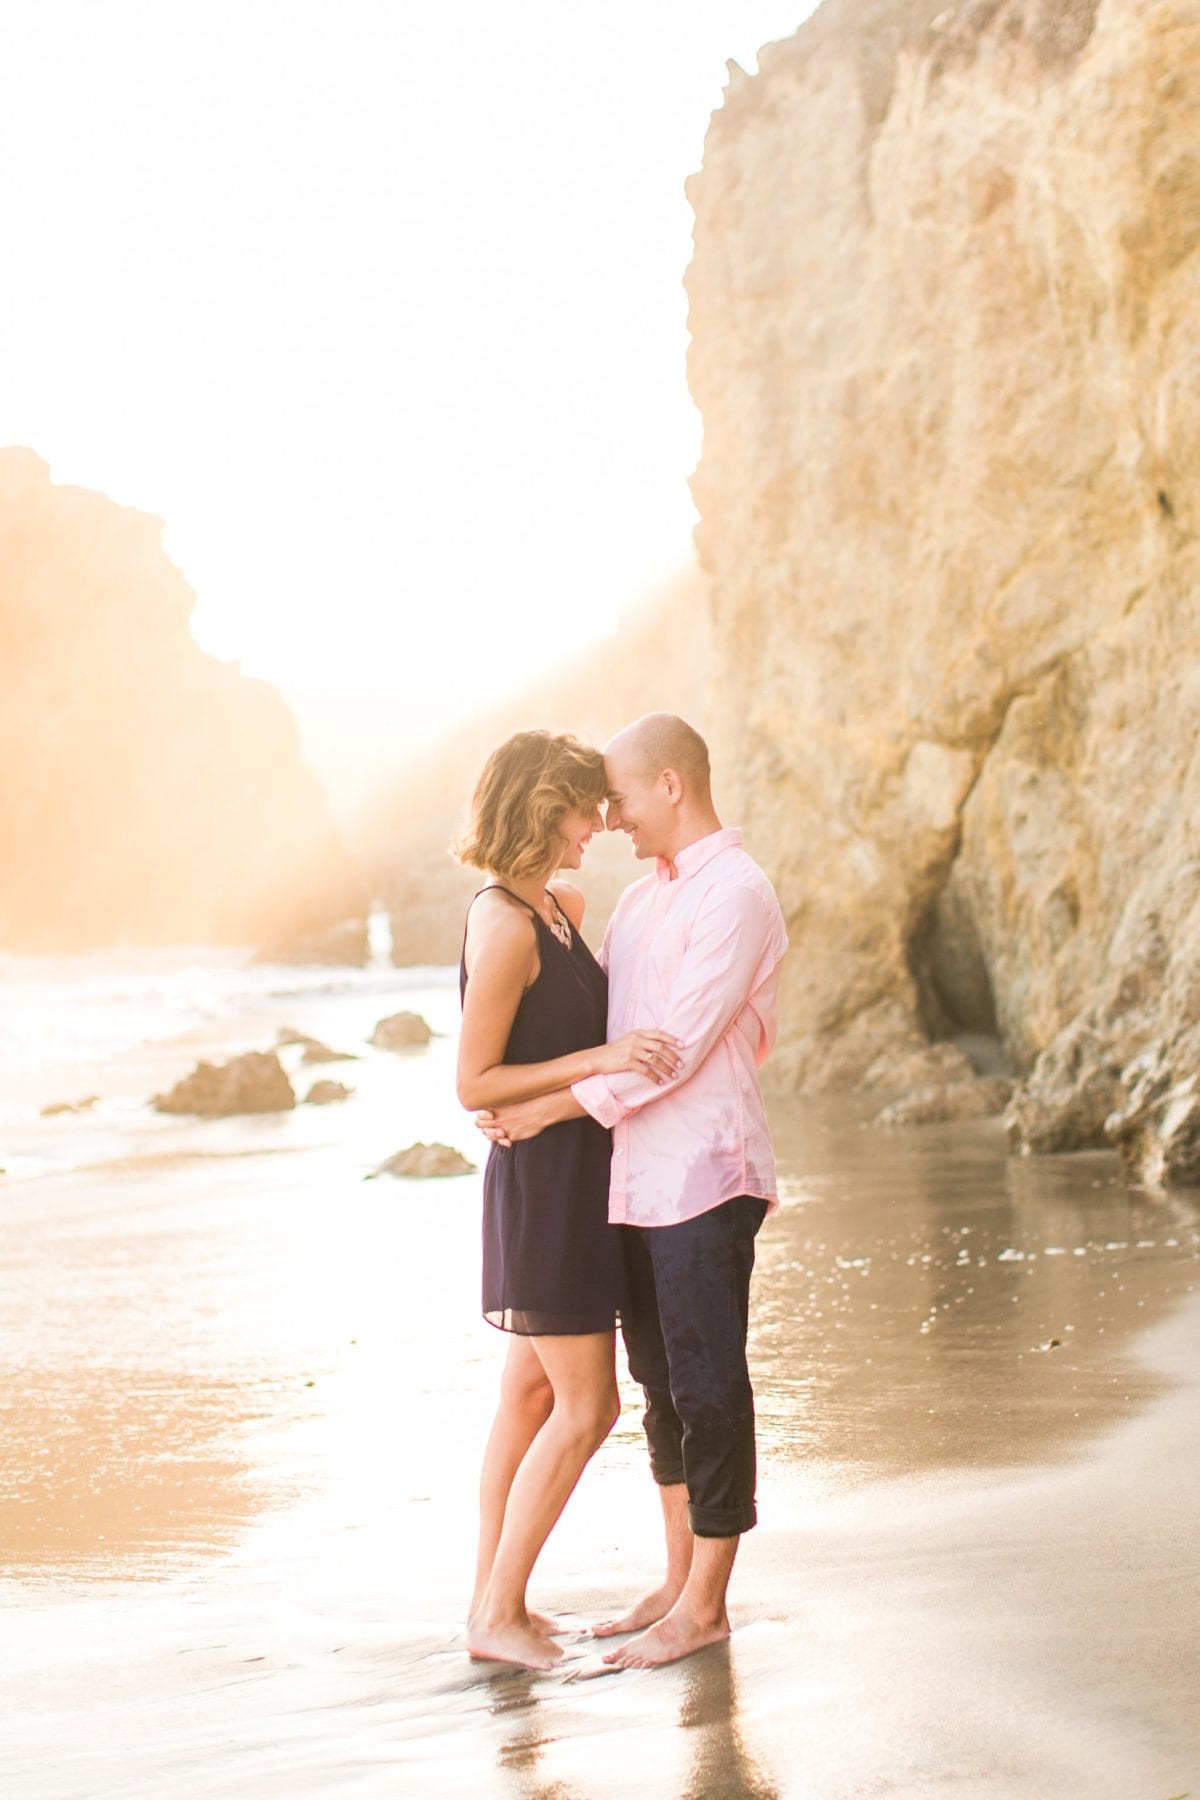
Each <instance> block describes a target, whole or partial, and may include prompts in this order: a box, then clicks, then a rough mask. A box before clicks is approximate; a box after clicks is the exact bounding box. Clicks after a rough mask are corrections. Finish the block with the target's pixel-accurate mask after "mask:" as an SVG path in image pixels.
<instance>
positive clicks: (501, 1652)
mask: <svg viewBox="0 0 1200 1800" xmlns="http://www.w3.org/2000/svg"><path fill="white" fill-rule="evenodd" d="M467 1649H468V1650H469V1651H470V1653H471V1655H472V1656H473V1657H474V1658H475V1660H476V1661H477V1662H502V1663H516V1664H517V1665H518V1666H519V1667H520V1668H522V1669H552V1668H553V1667H554V1665H555V1663H556V1662H560V1661H561V1660H562V1651H561V1650H560V1649H559V1647H558V1645H557V1644H555V1643H552V1642H551V1641H550V1639H549V1638H548V1637H547V1636H546V1635H545V1633H544V1632H542V1631H539V1630H538V1628H537V1626H536V1625H534V1624H533V1622H532V1621H531V1620H530V1619H528V1618H525V1619H503V1620H497V1621H495V1622H494V1623H489V1622H488V1621H486V1620H484V1619H481V1618H475V1619H472V1620H471V1622H470V1624H469V1625H468V1626H467Z"/></svg>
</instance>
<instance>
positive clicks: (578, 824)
mask: <svg viewBox="0 0 1200 1800" xmlns="http://www.w3.org/2000/svg"><path fill="white" fill-rule="evenodd" d="M603 830H604V820H603V819H602V818H601V816H600V808H599V806H594V807H593V808H592V810H591V812H590V813H585V812H577V811H575V810H574V809H572V811H571V812H569V813H566V814H565V815H564V816H563V818H562V819H561V820H560V822H559V827H558V831H559V836H560V837H561V838H562V841H563V851H562V855H561V857H560V858H559V862H558V866H559V868H560V869H577V868H578V867H579V865H580V863H581V862H582V861H583V853H584V851H585V850H586V848H587V845H588V840H589V839H590V837H591V835H592V833H593V832H594V831H603Z"/></svg>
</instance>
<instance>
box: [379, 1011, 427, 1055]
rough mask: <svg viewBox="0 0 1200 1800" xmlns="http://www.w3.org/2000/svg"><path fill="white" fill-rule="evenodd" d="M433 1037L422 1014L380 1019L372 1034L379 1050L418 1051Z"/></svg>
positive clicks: (405, 1013)
mask: <svg viewBox="0 0 1200 1800" xmlns="http://www.w3.org/2000/svg"><path fill="white" fill-rule="evenodd" d="M432 1036H433V1033H432V1032H431V1031H430V1029H429V1027H428V1025H427V1024H426V1023H425V1021H424V1019H423V1018H422V1017H421V1015H420V1013H414V1012H398V1013H389V1014H388V1016H387V1018H386V1019H380V1021H379V1023H378V1025H376V1027H375V1029H374V1031H373V1032H372V1033H371V1042H372V1043H373V1044H374V1045H375V1047H376V1049H378V1050H417V1049H420V1048H421V1047H422V1046H423V1045H425V1044H427V1043H428V1042H429V1040H430V1038H431V1037H432Z"/></svg>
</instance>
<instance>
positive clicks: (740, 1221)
mask: <svg viewBox="0 0 1200 1800" xmlns="http://www.w3.org/2000/svg"><path fill="white" fill-rule="evenodd" d="M766 1211H767V1203H766V1201H765V1200H757V1199H753V1198H751V1197H750V1196H749V1195H746V1194H741V1195H739V1196H738V1197H737V1198H736V1199H734V1200H724V1201H722V1202H721V1204H720V1205H719V1206H714V1207H713V1208H712V1209H711V1210H710V1211H709V1212H704V1213H701V1214H700V1215H699V1216H698V1217H697V1218H694V1219H685V1220H684V1221H683V1223H682V1224H679V1225H655V1226H646V1225H625V1226H623V1227H622V1231H623V1232H624V1236H625V1254H626V1262H627V1265H628V1270H629V1284H630V1290H631V1291H630V1299H631V1301H632V1306H631V1310H630V1316H629V1317H628V1318H627V1319H623V1320H622V1327H621V1329H622V1335H623V1336H624V1339H625V1349H626V1352H627V1354H628V1357H629V1372H630V1374H631V1375H632V1376H633V1379H634V1380H635V1381H637V1382H639V1383H640V1384H641V1387H642V1389H643V1391H644V1393H645V1396H646V1411H645V1413H644V1414H643V1418H642V1422H643V1424H644V1425H645V1428H646V1439H647V1442H648V1444H649V1446H650V1468H651V1472H652V1473H653V1475H654V1479H655V1481H657V1482H658V1484H659V1486H660V1487H673V1486H674V1485H676V1484H677V1483H679V1482H686V1483H687V1491H688V1522H689V1524H690V1525H691V1528H692V1531H693V1532H694V1533H695V1535H696V1536H697V1537H722V1538H723V1537H736V1536H737V1535H738V1534H739V1533H740V1532H743V1531H749V1530H750V1528H751V1527H752V1526H753V1525H755V1524H756V1523H757V1520H758V1514H757V1512H756V1511H755V1505H754V1487H755V1454H754V1392H753V1389H752V1388H751V1386H750V1375H749V1371H748V1370H747V1367H746V1326H747V1318H748V1314H749V1305H750V1274H751V1271H752V1270H753V1268H754V1238H755V1234H756V1233H757V1231H758V1228H759V1226H760V1225H761V1224H762V1222H763V1219H764V1217H765V1215H766Z"/></svg>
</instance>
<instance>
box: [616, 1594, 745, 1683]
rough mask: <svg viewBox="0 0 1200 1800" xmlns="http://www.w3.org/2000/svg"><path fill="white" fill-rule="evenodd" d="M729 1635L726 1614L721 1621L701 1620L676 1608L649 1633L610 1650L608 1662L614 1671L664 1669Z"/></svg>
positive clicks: (719, 1618)
mask: <svg viewBox="0 0 1200 1800" xmlns="http://www.w3.org/2000/svg"><path fill="white" fill-rule="evenodd" d="M728 1636H729V1619H728V1616H727V1615H726V1614H725V1613H724V1612H722V1613H721V1614H720V1616H719V1617H718V1618H710V1619H701V1618H699V1617H697V1616H696V1615H695V1614H693V1613H691V1612H689V1611H687V1610H685V1609H684V1608H683V1607H679V1606H676V1607H673V1608H672V1609H671V1611H670V1612H669V1613H668V1614H667V1615H666V1617H665V1618H663V1619H660V1620H659V1621H658V1623H657V1625H653V1626H651V1628H650V1630H649V1631H643V1632H642V1634H641V1636H640V1637H635V1638H631V1639H630V1641H629V1643H627V1644H622V1646H621V1648H620V1649H619V1650H610V1651H609V1653H608V1655H607V1656H606V1657H605V1658H604V1660H605V1662H606V1663H609V1664H611V1666H612V1667H613V1668H614V1669H660V1668H662V1666H663V1664H664V1663H673V1662H679V1661H680V1659H681V1658H682V1657H685V1656H691V1655H692V1654H693V1653H694V1652H695V1651H697V1650H706V1649H707V1648H708V1646H709V1645H710V1644H720V1643H723V1642H724V1640H725V1639H726V1638H727V1637H728Z"/></svg>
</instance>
